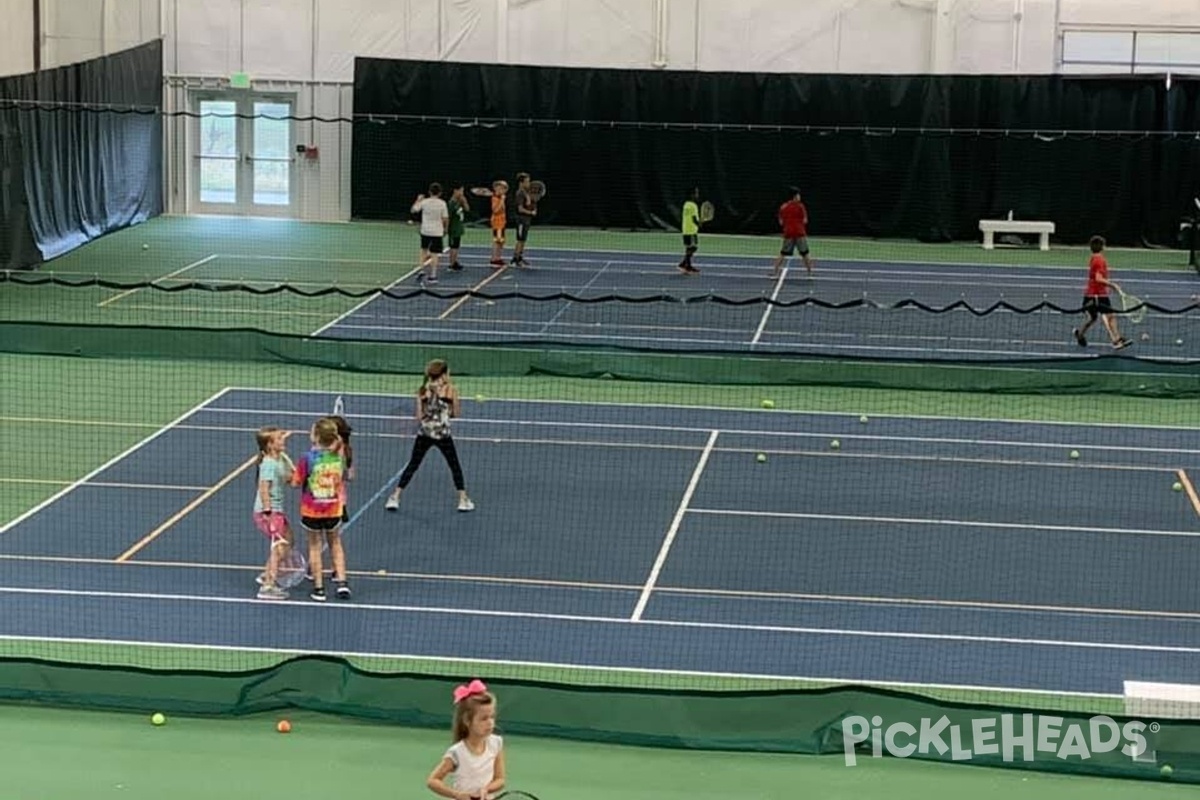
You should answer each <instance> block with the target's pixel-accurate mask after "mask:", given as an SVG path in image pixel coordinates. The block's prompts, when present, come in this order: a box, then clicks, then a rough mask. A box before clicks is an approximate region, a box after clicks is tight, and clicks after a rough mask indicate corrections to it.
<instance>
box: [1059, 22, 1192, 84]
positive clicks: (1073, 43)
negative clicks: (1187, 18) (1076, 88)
mask: <svg viewBox="0 0 1200 800" xmlns="http://www.w3.org/2000/svg"><path fill="white" fill-rule="evenodd" d="M1062 36H1063V42H1062V45H1063V46H1062V63H1061V64H1060V65H1059V69H1060V71H1061V72H1064V73H1074V74H1083V73H1109V74H1113V73H1124V74H1133V73H1163V72H1173V73H1192V74H1197V75H1200V32H1191V31H1187V32H1184V31H1180V32H1167V33H1163V32H1148V31H1095V30H1065V31H1063V34H1062Z"/></svg>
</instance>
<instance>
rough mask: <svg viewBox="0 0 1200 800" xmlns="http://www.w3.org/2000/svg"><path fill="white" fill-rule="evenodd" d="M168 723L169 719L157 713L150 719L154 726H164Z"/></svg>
mask: <svg viewBox="0 0 1200 800" xmlns="http://www.w3.org/2000/svg"><path fill="white" fill-rule="evenodd" d="M166 721H167V718H166V717H165V716H163V715H162V714H161V713H157V714H155V715H154V716H152V717H151V718H150V722H151V723H152V724H154V725H162V724H164V723H165V722H166Z"/></svg>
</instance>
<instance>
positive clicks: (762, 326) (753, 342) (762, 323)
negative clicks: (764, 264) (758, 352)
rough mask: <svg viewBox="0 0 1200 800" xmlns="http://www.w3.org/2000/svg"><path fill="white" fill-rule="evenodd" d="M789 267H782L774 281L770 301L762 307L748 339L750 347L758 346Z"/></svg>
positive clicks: (785, 279)
mask: <svg viewBox="0 0 1200 800" xmlns="http://www.w3.org/2000/svg"><path fill="white" fill-rule="evenodd" d="M789 269H790V267H784V268H783V272H781V273H780V274H779V280H778V281H776V282H775V291H773V292H771V302H770V303H767V307H766V308H765V309H763V313H762V319H760V320H759V321H758V327H757V328H755V329H754V337H753V338H752V339H751V340H750V346H751V347H756V346H758V341H759V339H761V338H762V335H763V331H764V330H766V329H767V320H769V319H770V318H771V312H772V311H774V310H775V301H776V300H778V299H779V292H780V290H781V289H783V284H784V282H785V281H787V276H788V270H789Z"/></svg>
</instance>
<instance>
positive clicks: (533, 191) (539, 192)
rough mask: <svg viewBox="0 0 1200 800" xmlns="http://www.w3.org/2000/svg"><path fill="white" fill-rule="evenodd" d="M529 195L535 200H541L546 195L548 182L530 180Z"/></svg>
mask: <svg viewBox="0 0 1200 800" xmlns="http://www.w3.org/2000/svg"><path fill="white" fill-rule="evenodd" d="M529 196H530V197H532V198H533V202H535V203H537V202H540V201H541V199H542V198H543V197H545V196H546V184H545V183H544V182H542V181H530V182H529Z"/></svg>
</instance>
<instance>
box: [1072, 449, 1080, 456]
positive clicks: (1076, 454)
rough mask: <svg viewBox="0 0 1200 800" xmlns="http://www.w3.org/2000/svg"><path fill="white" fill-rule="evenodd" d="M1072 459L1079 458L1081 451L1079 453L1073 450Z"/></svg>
mask: <svg viewBox="0 0 1200 800" xmlns="http://www.w3.org/2000/svg"><path fill="white" fill-rule="evenodd" d="M1071 458H1079V451H1078V450H1072V451H1071Z"/></svg>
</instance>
